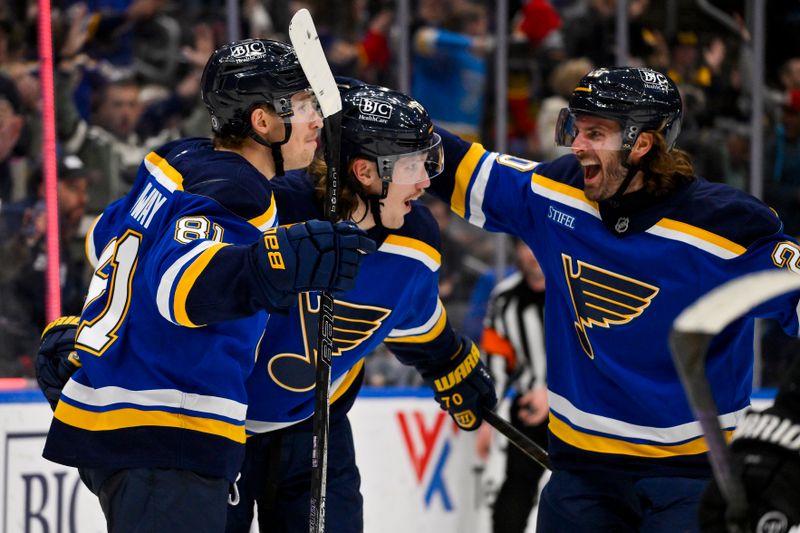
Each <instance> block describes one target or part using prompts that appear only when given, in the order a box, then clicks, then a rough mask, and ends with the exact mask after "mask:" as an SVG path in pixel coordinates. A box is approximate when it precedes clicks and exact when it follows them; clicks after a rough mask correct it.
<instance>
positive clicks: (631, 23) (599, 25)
mask: <svg viewBox="0 0 800 533" xmlns="http://www.w3.org/2000/svg"><path fill="white" fill-rule="evenodd" d="M627 1H628V39H629V43H628V47H629V50H628V51H629V54H630V56H631V60H632V61H634V62H635V63H640V62H641V58H644V57H647V56H649V55H650V54H651V53H652V52H653V49H652V46H651V44H650V42H648V39H646V37H647V36H650V38H651V39H652V36H653V34H654V32H653V30H652V29H650V28H648V27H646V26H645V25H644V23H643V18H644V15H645V14H646V13H647V11H648V9H649V7H650V2H649V0H627ZM587 3H588V4H589V8H588V10H586V11H583V12H580V11H576V16H575V17H573V18H568V19H566V18H565V21H564V27H566V28H569V31H566V32H564V41H565V45H566V49H567V54H568V55H569V56H570V57H582V56H585V57H588V58H589V60H590V61H591V62H592V63H594V64H595V65H597V66H606V67H607V66H612V65H615V64H616V63H617V58H616V8H617V1H616V0H589V1H588V2H587Z"/></svg>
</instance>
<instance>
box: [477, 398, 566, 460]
mask: <svg viewBox="0 0 800 533" xmlns="http://www.w3.org/2000/svg"><path fill="white" fill-rule="evenodd" d="M483 419H484V420H486V421H487V422H488V423H489V424H491V425H492V427H494V428H495V429H496V430H497V431H499V432H500V433H502V434H503V435H505V437H506V438H507V439H508V441H509V442H510V443H511V444H513V445H514V446H516V447H517V448H519V450H520V451H521V452H522V453H524V454H525V455H527V456H528V457H530V458H531V459H533V460H534V461H536V462H537V463H539V464H540V465H542V466H543V467H545V468H546V469H547V470H552V468H551V467H550V456H549V455H548V454H547V451H546V450H544V449H543V448H542V447H541V446H539V445H538V444H536V443H535V442H533V441H532V440H531V439H529V438H528V437H526V436H525V435H523V434H522V432H520V431H519V430H518V429H517V428H515V427H514V426H512V425H511V424H509V423H508V421H506V420H505V419H504V418H502V417H501V416H500V415H498V414H497V413H495V412H494V411H492V410H491V409H485V408H484V409H483Z"/></svg>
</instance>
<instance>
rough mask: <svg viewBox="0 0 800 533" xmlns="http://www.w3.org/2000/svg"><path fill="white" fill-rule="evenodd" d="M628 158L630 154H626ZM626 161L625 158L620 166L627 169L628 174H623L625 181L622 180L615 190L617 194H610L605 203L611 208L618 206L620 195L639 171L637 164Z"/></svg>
mask: <svg viewBox="0 0 800 533" xmlns="http://www.w3.org/2000/svg"><path fill="white" fill-rule="evenodd" d="M628 157H630V153H629V154H628ZM627 159H628V158H626V161H625V162H624V163H622V166H624V167H625V168H627V169H628V173H627V174H625V179H623V180H622V183H620V185H619V187H618V188H617V192H615V193H614V194H612V195H611V197H610V198H609V199H608V200H606V202H609V203H610V205H611V206H612V207H616V206H617V205H619V199H620V198H622V195H623V194H625V191H627V190H628V186H629V185H630V184H631V181H633V177H634V176H635V175H636V173H637V172H639V170H640V169H641V166H640V165H639V164H636V165H634V164H631V163H628V161H627Z"/></svg>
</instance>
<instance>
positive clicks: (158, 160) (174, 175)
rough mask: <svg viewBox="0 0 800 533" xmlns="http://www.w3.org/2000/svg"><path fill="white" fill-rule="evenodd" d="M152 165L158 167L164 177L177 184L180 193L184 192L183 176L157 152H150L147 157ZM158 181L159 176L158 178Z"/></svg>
mask: <svg viewBox="0 0 800 533" xmlns="http://www.w3.org/2000/svg"><path fill="white" fill-rule="evenodd" d="M145 159H147V160H148V161H149V162H150V163H152V164H153V165H155V166H156V167H158V170H160V171H161V172H162V174H163V176H164V177H165V178H167V179H169V180H170V181H171V182H172V183H174V184H175V188H176V189H177V190H179V191H182V190H183V176H182V175H181V173H180V172H178V171H177V170H175V168H174V167H173V166H172V165H170V164H169V162H168V161H167V160H166V159H164V158H163V157H161V156H160V155H158V154H157V153H155V152H150V153H149V154H147V155H146V156H145ZM156 179H158V176H157V177H156Z"/></svg>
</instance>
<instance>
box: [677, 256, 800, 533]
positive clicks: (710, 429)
mask: <svg viewBox="0 0 800 533" xmlns="http://www.w3.org/2000/svg"><path fill="white" fill-rule="evenodd" d="M799 288H800V276H798V274H797V273H795V272H792V271H790V270H784V269H781V270H766V271H762V272H755V273H751V274H747V275H744V276H742V277H739V278H736V279H734V280H731V281H729V282H727V283H725V284H723V285H721V286H719V287H717V288H716V289H714V290H712V291H710V292H708V293H707V294H705V295H704V296H703V297H702V298H700V299H698V300H697V301H696V302H695V303H693V304H692V305H690V306H689V307H687V308H686V309H684V310H683V311H682V312H681V314H680V315H678V317H677V318H676V319H675V322H674V323H673V324H672V331H670V334H669V343H670V348H671V350H672V359H673V361H674V362H675V367H676V368H677V370H678V374H679V375H680V378H681V382H682V383H683V388H684V389H685V390H686V395H687V397H688V399H689V404H690V405H691V407H692V410H693V411H694V414H695V416H696V417H697V420H698V421H699V422H700V426H701V427H702V429H703V434H704V436H705V439H706V444H707V445H708V456H709V461H710V462H711V468H712V470H713V472H714V478H715V479H716V481H717V485H718V487H719V490H720V493H721V494H722V496H723V497H724V498H725V501H726V503H727V510H726V520H727V523H728V524H727V525H728V528H729V531H742V530H743V529H744V528H745V527H746V524H747V515H748V509H747V494H746V492H745V488H744V485H743V483H742V480H741V479H740V478H739V477H738V476H737V475H736V472H735V471H734V468H733V461H732V457H731V453H730V449H729V448H728V445H727V443H726V442H725V436H724V434H723V433H722V427H721V426H720V422H719V413H718V410H717V404H716V401H715V400H714V395H713V392H712V390H711V385H710V383H709V381H708V377H707V376H706V359H707V358H708V349H709V346H710V345H711V342H712V340H713V339H714V337H716V336H717V335H718V334H719V333H720V332H721V331H722V330H723V329H725V328H726V327H727V326H728V325H730V324H731V323H733V322H734V321H735V320H737V319H738V318H740V317H742V316H743V315H745V313H747V312H748V311H749V310H750V309H752V308H754V307H756V306H758V305H760V304H762V303H764V302H766V301H767V300H769V299H771V298H774V297H775V296H778V295H781V294H784V293H786V292H789V291H794V290H797V289H799Z"/></svg>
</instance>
